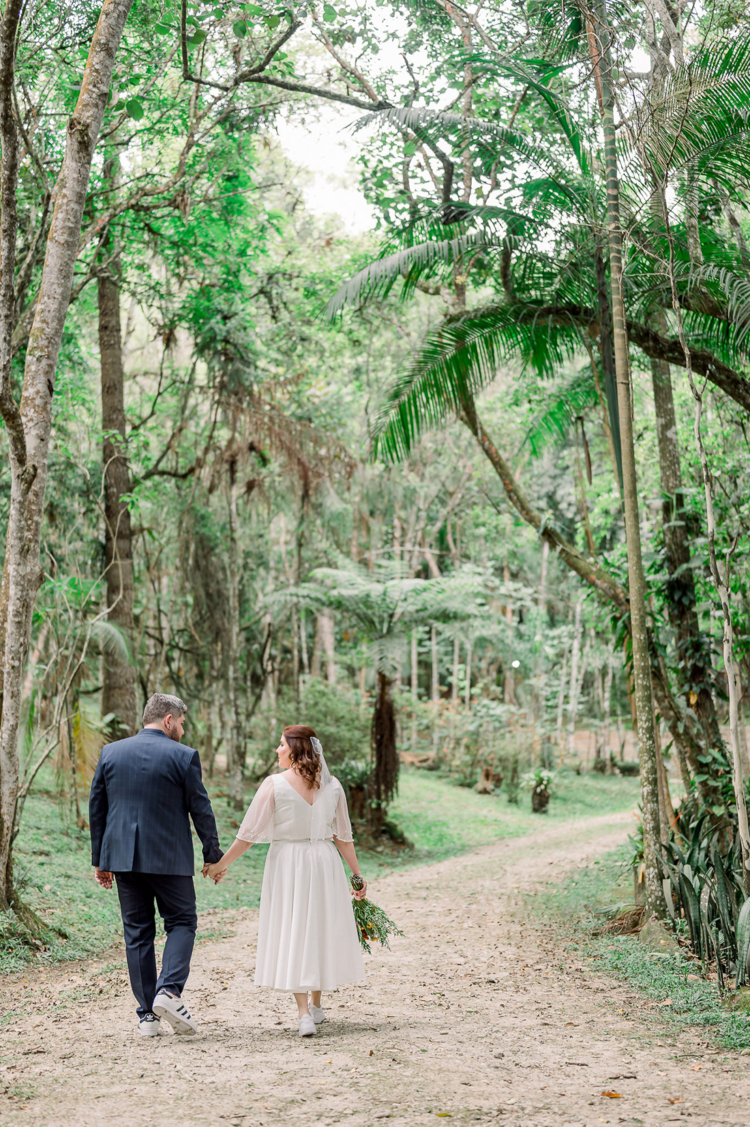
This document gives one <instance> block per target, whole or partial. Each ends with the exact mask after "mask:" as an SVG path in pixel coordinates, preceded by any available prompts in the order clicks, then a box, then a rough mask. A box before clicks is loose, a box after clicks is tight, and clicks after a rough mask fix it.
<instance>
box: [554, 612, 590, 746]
mask: <svg viewBox="0 0 750 1127" xmlns="http://www.w3.org/2000/svg"><path fill="white" fill-rule="evenodd" d="M583 600H584V595H583V594H581V595H579V596H578V601H577V602H576V609H575V617H574V621H573V647H572V650H571V657H570V695H569V697H568V755H569V756H570V758H571V759H572V758H573V756H574V755H575V738H576V719H577V717H578V694H579V686H580V680H581V678H580V676H579V666H580V662H581V636H582V634H583V627H582V625H581V612H582V610H583ZM560 760H561V765H562V752H561V754H560Z"/></svg>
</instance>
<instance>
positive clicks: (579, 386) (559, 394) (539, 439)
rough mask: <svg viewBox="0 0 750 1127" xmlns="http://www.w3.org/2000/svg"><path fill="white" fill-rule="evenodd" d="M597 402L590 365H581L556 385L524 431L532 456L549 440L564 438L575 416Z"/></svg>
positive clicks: (583, 412) (552, 441)
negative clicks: (549, 397) (578, 370)
mask: <svg viewBox="0 0 750 1127" xmlns="http://www.w3.org/2000/svg"><path fill="white" fill-rule="evenodd" d="M598 403H599V397H598V395H597V393H596V384H595V383H594V378H593V375H592V372H591V368H589V367H586V368H583V369H582V370H581V371H580V372H576V373H575V375H574V376H572V377H571V378H570V379H569V380H567V381H566V383H565V384H564V385H563V386H562V387H560V388H558V389H556V391H555V394H554V396H553V397H552V398H551V399H550V400H549V401H548V403H547V404H546V406H545V408H544V410H543V411H541V412H540V413H539V414H538V415H537V416H536V417H535V418H534V421H533V423H532V424H531V427H530V428H529V431H528V433H527V435H526V442H528V444H529V447H530V449H531V453H532V454H533V455H534V457H535V458H536V457H538V456H539V454H541V452H542V450H544V448H545V447H546V446H549V445H550V444H551V443H554V442H559V441H560V440H561V439H565V438H567V436H568V434H569V432H570V430H571V429H572V428H573V427H574V426H575V421H576V419H577V418H578V417H579V416H581V415H583V414H585V412H586V411H588V410H590V409H591V408H592V407H595V406H597V405H598Z"/></svg>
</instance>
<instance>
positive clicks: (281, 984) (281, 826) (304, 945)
mask: <svg viewBox="0 0 750 1127" xmlns="http://www.w3.org/2000/svg"><path fill="white" fill-rule="evenodd" d="M276 754H277V756H278V757H279V767H280V768H281V773H280V774H278V775H269V776H268V778H267V779H264V780H263V782H262V783H261V785H260V787H259V788H258V790H257V792H256V794H255V797H254V798H253V801H252V803H251V805H250V809H249V810H248V812H247V814H246V815H245V818H244V820H243V822H242V825H241V826H240V828H239V830H238V832H237V839H236V840H235V842H234V844H233V845H232V846H230V848H229V849H228V850H227V852H226V853H225V854H224V856H223V857H222V858H221V860H220V861H217V862H216V864H214V865H210V866H208V870H207V875H208V876H209V877H212V878H213V880H215V881H217V882H218V881H219V880H221V879H222V877H223V876H224V874H225V873H226V871H227V869H228V868H229V866H230V865H231V864H232V863H233V862H234V861H236V860H237V858H238V857H241V856H242V854H243V853H245V852H246V851H247V850H248V849H249V848H250V846H251V845H254V844H258V843H260V842H270V843H271V848H270V849H269V850H268V856H267V857H266V867H265V870H264V872H263V888H262V891H261V896H260V920H259V925H258V954H257V959H256V966H255V985H256V986H267V987H270V988H271V989H272V990H289V991H291V992H292V993H293V994H294V997H295V1000H296V1002H297V1009H298V1012H299V1035H300V1037H309V1036H311V1035H312V1034H314V1033H316V1032H317V1030H316V1025H319V1024H320V1022H322V1021H325V1014H324V1013H323V1009H322V1006H321V1001H322V999H321V992H322V991H323V990H336V989H337V988H338V987H339V986H341V985H342V984H343V983H344V982H360V981H361V980H362V979H363V978H364V977H365V967H364V963H363V961H362V954H361V952H360V948H359V940H358V938H357V927H356V924H355V922H354V914H353V912H352V907H351V901H350V898H349V888H348V883H347V880H346V874H345V873H344V868H343V865H342V864H341V862H340V861H339V858H338V856H337V854H336V850H338V852H339V853H340V854H341V856H342V857H343V859H344V860H345V861H346V863H347V865H348V866H349V868H350V869H351V871H352V874H353V875H356V876H360V875H361V874H360V872H359V864H358V862H357V854H356V853H355V851H354V845H353V837H352V827H351V822H350V821H349V812H348V810H347V806H346V796H345V794H344V790H343V787H342V786H341V783H340V782H339V781H338V779H334V778H333V777H332V776H331V774H330V772H329V770H328V768H327V766H326V761H325V759H324V757H323V749H322V747H321V746H320V741H319V740H318V739H317V737H316V735H315V732H314V731H313V729H312V728H308V727H305V725H303V724H294V725H292V726H291V727H288V728H284V731H283V732H282V734H281V743H280V744H279V746H278V747H277V749H276ZM334 846H335V848H334ZM366 893H367V882H365V883H364V886H363V888H362V889H361V890H360V891H358V892H355V893H354V896H355V897H356V899H357V900H362V899H364V897H365V895H366ZM308 993H309V995H310V998H309V1000H308Z"/></svg>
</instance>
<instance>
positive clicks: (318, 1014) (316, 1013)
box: [310, 1003, 326, 1025]
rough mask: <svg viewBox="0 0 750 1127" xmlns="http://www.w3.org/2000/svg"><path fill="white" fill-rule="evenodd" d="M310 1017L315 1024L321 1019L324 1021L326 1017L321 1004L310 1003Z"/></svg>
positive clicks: (318, 1023)
mask: <svg viewBox="0 0 750 1127" xmlns="http://www.w3.org/2000/svg"><path fill="white" fill-rule="evenodd" d="M310 1017H311V1018H312V1019H313V1021H314V1022H315V1024H316V1025H320V1023H321V1022H322V1021H325V1019H326V1015H325V1013H324V1012H323V1007H322V1006H313V1005H312V1003H311V1004H310Z"/></svg>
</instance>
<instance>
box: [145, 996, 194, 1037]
mask: <svg viewBox="0 0 750 1127" xmlns="http://www.w3.org/2000/svg"><path fill="white" fill-rule="evenodd" d="M154 1013H155V1014H156V1016H157V1017H165V1018H166V1019H167V1021H168V1022H169V1024H170V1025H171V1026H172V1028H173V1029H174V1031H175V1033H197V1032H198V1026H197V1025H196V1024H195V1022H194V1021H193V1019H192V1018H191V1016H190V1014H189V1013H188V1011H187V1009H186V1008H185V1006H184V1005H183V1003H182V1001H181V1000H180V999H179V998H173V997H172V995H171V994H166V993H164V991H162V993H161V994H157V995H156V998H155V999H154Z"/></svg>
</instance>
